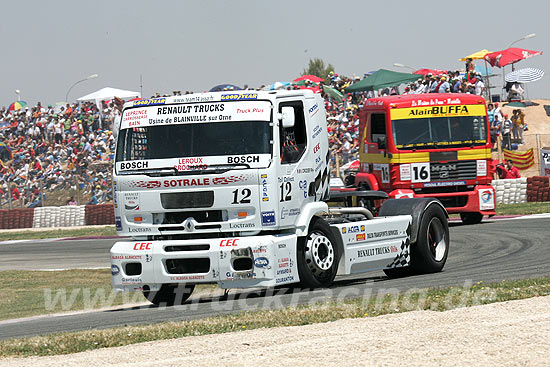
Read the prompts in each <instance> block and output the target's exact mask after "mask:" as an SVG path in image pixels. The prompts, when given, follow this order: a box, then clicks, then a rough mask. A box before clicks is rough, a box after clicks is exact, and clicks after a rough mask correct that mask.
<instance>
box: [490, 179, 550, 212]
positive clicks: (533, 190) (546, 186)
mask: <svg viewBox="0 0 550 367" xmlns="http://www.w3.org/2000/svg"><path fill="white" fill-rule="evenodd" d="M491 184H492V185H493V187H494V189H495V195H496V201H497V205H498V204H516V203H526V202H543V201H550V181H549V177H548V176H533V177H523V178H515V179H504V180H493V182H492V183H491Z"/></svg>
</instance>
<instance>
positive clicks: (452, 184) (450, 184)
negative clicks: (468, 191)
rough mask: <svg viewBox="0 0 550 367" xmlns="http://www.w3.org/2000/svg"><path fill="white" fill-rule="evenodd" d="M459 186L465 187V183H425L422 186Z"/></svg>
mask: <svg viewBox="0 0 550 367" xmlns="http://www.w3.org/2000/svg"><path fill="white" fill-rule="evenodd" d="M459 185H466V181H445V182H426V183H424V184H422V186H423V187H446V186H459Z"/></svg>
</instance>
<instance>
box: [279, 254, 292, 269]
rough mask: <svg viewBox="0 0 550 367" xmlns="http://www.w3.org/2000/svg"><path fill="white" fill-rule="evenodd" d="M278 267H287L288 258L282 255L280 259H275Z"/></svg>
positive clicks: (288, 263) (288, 264)
mask: <svg viewBox="0 0 550 367" xmlns="http://www.w3.org/2000/svg"><path fill="white" fill-rule="evenodd" d="M277 264H278V266H277V267H278V268H279V269H281V268H288V267H289V266H290V259H289V258H288V257H283V258H281V259H277Z"/></svg>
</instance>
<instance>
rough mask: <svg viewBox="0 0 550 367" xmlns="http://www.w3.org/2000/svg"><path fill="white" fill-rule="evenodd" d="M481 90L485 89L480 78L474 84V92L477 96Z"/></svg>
mask: <svg viewBox="0 0 550 367" xmlns="http://www.w3.org/2000/svg"><path fill="white" fill-rule="evenodd" d="M483 91H485V84H484V83H483V81H482V80H481V78H480V79H478V80H477V82H476V84H475V94H477V95H478V96H480V95H481V94H482V93H483Z"/></svg>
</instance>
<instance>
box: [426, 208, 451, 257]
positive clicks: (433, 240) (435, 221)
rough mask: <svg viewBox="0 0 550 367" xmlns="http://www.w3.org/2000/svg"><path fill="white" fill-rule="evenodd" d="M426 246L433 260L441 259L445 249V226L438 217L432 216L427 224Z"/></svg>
mask: <svg viewBox="0 0 550 367" xmlns="http://www.w3.org/2000/svg"><path fill="white" fill-rule="evenodd" d="M428 246H429V247H430V252H431V253H432V256H433V258H434V260H435V261H441V260H443V258H444V257H445V253H446V251H447V240H446V239H445V227H444V226H443V223H441V221H440V220H439V218H432V220H431V221H430V224H428Z"/></svg>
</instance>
